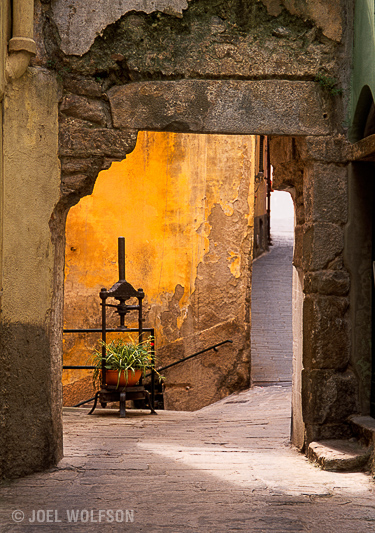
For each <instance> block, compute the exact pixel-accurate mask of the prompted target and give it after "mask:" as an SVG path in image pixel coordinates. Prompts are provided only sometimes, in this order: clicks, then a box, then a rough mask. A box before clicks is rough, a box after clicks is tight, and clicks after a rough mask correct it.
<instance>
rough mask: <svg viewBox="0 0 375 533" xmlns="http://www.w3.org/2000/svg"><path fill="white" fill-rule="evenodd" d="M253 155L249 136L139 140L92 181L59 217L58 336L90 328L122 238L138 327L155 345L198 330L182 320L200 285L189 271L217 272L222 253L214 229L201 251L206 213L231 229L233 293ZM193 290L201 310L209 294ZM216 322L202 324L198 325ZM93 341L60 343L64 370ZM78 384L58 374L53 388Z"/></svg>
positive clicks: (242, 262) (241, 269)
mask: <svg viewBox="0 0 375 533" xmlns="http://www.w3.org/2000/svg"><path fill="white" fill-rule="evenodd" d="M254 146H255V142H254V138H253V137H250V136H247V137H242V136H220V135H189V134H175V133H153V132H140V133H139V135H138V141H137V146H136V148H135V150H134V151H133V152H132V153H131V154H130V155H129V156H127V159H126V160H125V161H123V162H120V163H113V164H112V166H111V168H110V169H109V170H107V171H103V172H101V173H100V175H99V177H98V179H97V181H96V184H95V188H94V191H93V194H92V195H91V196H89V197H85V198H83V199H82V200H81V201H80V202H79V204H77V205H76V206H74V207H73V208H71V210H70V212H69V215H68V219H67V226H66V272H65V311H64V315H65V327H87V326H90V327H94V326H96V327H98V326H100V311H99V298H98V294H99V291H100V288H101V287H107V288H108V287H110V286H111V285H112V284H113V283H115V282H116V281H117V280H118V270H117V237H118V236H120V235H122V236H125V238H126V279H127V280H128V281H129V282H130V283H132V284H133V285H134V286H135V288H139V287H142V288H143V289H144V291H145V293H146V305H145V309H146V313H147V315H148V316H147V322H146V323H148V325H152V326H155V327H156V338H157V344H158V346H159V347H160V346H163V345H166V344H168V343H170V342H173V341H176V340H178V339H179V338H181V337H182V336H186V335H189V334H191V335H193V334H194V333H197V332H199V331H200V330H201V329H206V328H207V320H204V319H202V320H201V321H200V319H199V313H196V314H197V315H198V317H195V320H194V321H193V322H194V323H192V324H190V323H189V320H188V316H189V312H190V311H189V309H190V307H191V305H192V304H191V298H192V295H193V294H195V295H196V294H197V292H198V289H197V282H198V283H200V284H202V279H201V278H202V276H200V275H199V271H198V270H199V269H198V267H199V265H202V264H204V263H205V264H208V265H209V264H211V263H212V264H213V265H215V263H216V264H218V262H219V258H218V253H221V254H222V253H223V252H222V250H221V246H220V244H221V243H220V227H219V226H220V224H223V222H222V221H221V222H219V223H218V224H219V226H218V227H217V228H216V230H217V231H216V233H217V235H216V236H215V239H214V240H215V242H210V238H211V237H212V234H213V225H215V224H216V222H214V221H213V220H214V217H213V211H215V212H216V213H221V217H222V218H223V219H224V223H225V225H227V224H226V222H227V221H228V223H229V222H231V224H232V225H233V235H234V237H233V239H232V238H229V242H228V243H226V245H225V252H224V263H225V266H224V275H228V276H229V278H228V280H229V282H230V279H232V280H233V282H234V283H235V285H236V284H238V281H239V280H240V279H241V278H245V277H246V276H249V270H248V267H247V255H248V251H246V250H245V248H246V247H244V246H242V245H241V243H243V242H244V241H246V239H248V238H249V235H250V234H251V230H252V225H253V216H254V213H253V208H254V182H253V175H254V164H253V161H254V157H253V152H254ZM239 206H241V207H239ZM216 225H217V224H216ZM223 231H224V230H223ZM225 231H226V232H227V233H228V228H226V229H225ZM225 231H224V233H225ZM226 238H227V240H228V236H227V237H226ZM246 242H247V241H246ZM219 249H220V252H219V251H218V250H219ZM244 283H245V284H246V280H245V281H244ZM204 284H205V282H204V281H203V285H204ZM202 290H203V292H202ZM199 291H200V294H202V295H203V294H204V293H206V296H207V301H208V302H209V301H210V298H211V296H210V295H209V294H207V293H208V292H209V289H208V288H206V289H204V288H203V289H202V288H200V289H199ZM176 294H178V297H177V296H176ZM243 298H244V297H243V296H241V297H240V298H239V301H241V302H242V300H243ZM171 302H172V303H171ZM218 305H220V302H218ZM168 314H169V315H170V316H169V315H168ZM232 314H233V313H232ZM224 319H225V317H224ZM220 320H221V319H220V318H219V317H217V318H211V319H210V321H209V324H208V325H209V326H210V327H212V326H215V325H216V324H217V323H218V322H220ZM187 324H188V325H187ZM94 337H95V336H92V335H81V336H77V335H75V336H74V338H73V336H71V335H68V334H66V335H65V359H64V360H65V362H66V364H80V363H81V364H82V363H86V361H87V357H88V354H89V352H90V350H91V349H92V346H93V344H95V338H94ZM82 377H83V373H82V372H80V371H66V372H64V379H63V383H71V382H72V381H75V380H77V379H79V378H82Z"/></svg>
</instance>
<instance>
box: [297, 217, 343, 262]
mask: <svg viewBox="0 0 375 533" xmlns="http://www.w3.org/2000/svg"><path fill="white" fill-rule="evenodd" d="M343 249H344V232H343V229H342V228H341V227H340V226H338V225H336V224H331V223H329V222H316V223H314V224H311V225H308V224H305V225H304V235H303V260H302V262H303V268H304V270H305V271H314V270H323V269H324V268H327V266H328V265H329V263H330V262H331V261H333V260H334V259H335V258H336V257H337V256H338V255H339V254H340V253H341V252H342V251H343Z"/></svg>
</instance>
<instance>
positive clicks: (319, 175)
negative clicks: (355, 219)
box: [304, 163, 348, 224]
mask: <svg viewBox="0 0 375 533" xmlns="http://www.w3.org/2000/svg"><path fill="white" fill-rule="evenodd" d="M304 200H305V220H306V222H307V223H311V222H333V223H334V224H345V223H346V222H347V220H348V207H347V206H348V172H347V167H345V166H339V165H335V164H324V163H315V164H312V165H308V166H307V167H306V170H305V177H304Z"/></svg>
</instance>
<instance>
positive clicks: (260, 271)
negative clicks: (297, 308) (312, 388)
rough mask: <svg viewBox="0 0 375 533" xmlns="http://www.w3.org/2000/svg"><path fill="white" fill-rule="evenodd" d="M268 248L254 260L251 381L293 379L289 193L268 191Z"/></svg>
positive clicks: (288, 380)
mask: <svg viewBox="0 0 375 533" xmlns="http://www.w3.org/2000/svg"><path fill="white" fill-rule="evenodd" d="M271 241H272V246H271V247H270V251H269V252H268V253H266V254H263V255H262V256H260V257H258V258H257V259H256V260H255V261H254V263H253V274H252V290H251V376H252V384H253V385H269V384H272V383H279V384H291V383H292V356H293V331H292V268H293V267H292V259H293V241H294V211H293V202H292V199H291V196H290V195H289V193H287V192H280V191H275V192H273V193H272V195H271Z"/></svg>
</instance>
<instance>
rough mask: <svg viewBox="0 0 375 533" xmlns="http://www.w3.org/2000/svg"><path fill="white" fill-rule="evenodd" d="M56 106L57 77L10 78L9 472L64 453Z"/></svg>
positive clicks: (6, 143) (0, 430)
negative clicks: (57, 328) (57, 308)
mask: <svg viewBox="0 0 375 533" xmlns="http://www.w3.org/2000/svg"><path fill="white" fill-rule="evenodd" d="M57 103H58V89H57V83H56V80H55V77H54V75H52V74H50V73H49V72H48V71H46V70H44V69H38V68H29V69H27V71H26V72H25V74H24V75H23V76H22V77H20V78H19V79H17V80H12V81H9V82H8V83H7V85H6V88H5V95H4V99H3V102H2V106H3V123H2V127H3V137H2V141H3V146H2V171H3V172H2V180H1V191H0V192H1V214H2V227H1V231H2V247H1V254H2V255H1V271H2V287H1V288H2V292H1V335H0V345H1V346H0V361H1V367H2V369H3V372H2V389H1V402H0V420H1V423H0V445H1V448H2V450H3V452H4V453H3V455H2V458H3V459H4V461H5V464H6V466H5V467H4V469H7V470H6V471H7V472H8V474H9V475H21V474H25V473H30V472H32V471H33V470H40V469H42V468H46V467H47V466H48V465H50V464H55V463H56V461H58V460H59V459H60V458H61V455H62V417H61V354H60V357H59V358H57V357H56V359H54V357H55V356H54V355H53V354H52V344H53V343H52V341H51V315H52V313H53V311H54V309H53V303H52V301H53V296H54V291H53V287H54V267H55V258H54V244H53V242H52V236H51V230H50V220H51V216H52V213H53V210H54V208H55V206H56V204H57V202H58V200H59V197H60V167H59V159H58V153H57V152H58V124H57V119H58V112H57ZM2 410H3V412H2ZM2 439H4V443H3V442H2ZM0 472H1V460H0Z"/></svg>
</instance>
